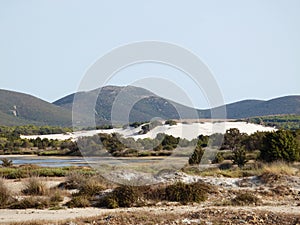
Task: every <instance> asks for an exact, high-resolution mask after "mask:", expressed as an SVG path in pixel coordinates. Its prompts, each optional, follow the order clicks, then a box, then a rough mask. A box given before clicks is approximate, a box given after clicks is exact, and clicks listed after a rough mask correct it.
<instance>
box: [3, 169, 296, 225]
mask: <svg viewBox="0 0 300 225" xmlns="http://www.w3.org/2000/svg"><path fill="white" fill-rule="evenodd" d="M40 179H41V181H43V182H44V183H45V184H46V185H47V186H48V187H54V186H57V185H58V184H60V183H61V182H63V181H64V179H65V178H40ZM171 179H172V180H173V181H175V180H181V181H183V182H185V183H190V182H194V181H197V180H202V181H204V182H206V183H210V184H212V185H216V186H217V188H218V190H217V192H214V193H211V194H210V195H209V197H208V200H207V201H205V202H203V203H200V204H191V205H187V206H182V205H179V203H158V204H157V205H156V206H153V207H136V208H119V209H102V208H80V209H79V208H74V209H60V210H49V209H45V210H38V209H26V210H19V209H0V224H9V223H11V222H17V223H21V222H25V221H32V220H45V221H53V222H52V224H55V222H57V221H63V220H75V219H78V218H87V217H94V216H102V217H103V218H104V217H107V216H113V217H114V218H115V220H118V219H117V218H120V217H122V216H124V213H129V214H128V215H142V214H145V213H151V214H153V215H161V216H165V215H166V214H172V215H177V217H178V215H184V214H188V213H193V212H195V213H198V214H199V213H200V214H201V213H202V214H201V215H202V216H206V215H210V214H211V213H212V212H218V210H219V211H220V212H222V213H226V215H228V216H230V218H231V219H229V221H230V220H232V218H233V217H234V215H235V214H236V216H239V215H240V213H241V212H242V211H243V213H244V214H243V215H246V217H248V216H252V215H253V213H256V214H257V215H256V214H255V215H256V216H258V215H266V214H270V215H271V214H272V217H274V218H275V217H276V215H286V217H287V218H296V219H297V218H299V221H300V177H297V176H283V177H282V178H281V179H280V180H278V181H274V182H270V183H266V184H262V183H260V181H259V179H258V177H248V178H225V177H221V178H218V177H199V176H192V175H186V174H183V173H182V174H180V173H179V174H177V177H175V178H171ZM24 182H26V179H22V180H5V184H6V185H7V187H9V189H10V190H11V191H13V192H14V193H15V194H16V195H20V191H21V190H22V188H23V187H24V186H23V183H24ZM166 182H167V181H166ZM281 186H285V187H286V188H287V190H288V191H287V192H286V191H281V193H279V194H274V191H273V190H276V189H278V188H279V187H281ZM241 190H244V191H248V192H251V193H254V194H255V195H256V196H257V197H259V198H260V199H261V200H262V201H263V202H262V204H261V205H257V206H230V205H226V206H224V205H222V202H224V201H226V200H229V199H232V198H233V197H234V196H235V194H236V193H237V192H238V191H241ZM283 190H285V189H283ZM207 211H208V212H207ZM209 213H210V214H209ZM198 214H197V215H198ZM291 215H292V216H291ZM210 216H211V215H210ZM219 216H220V215H219ZM274 218H273V219H274ZM182 219H184V218H182ZM275 219H276V218H275ZM277 219H278V218H277ZM207 221H208V220H207ZM274 221H275V220H274ZM276 221H277V220H276ZM181 222H182V221H181ZM45 224H49V223H46V222H45ZM50 224H51V223H50ZM67 224H69V223H67ZM74 224H76V223H74ZM84 224H86V223H84ZM88 224H90V223H88ZM101 224H102V223H101ZM103 224H105V223H103ZM112 224H122V223H117V222H116V223H112ZM126 224H131V223H126ZM175 224H185V222H182V223H175ZM187 224H189V223H187ZM191 224H193V223H191ZM195 224H197V223H196V222H195ZM226 224H228V223H226ZM230 224H231V223H230ZM233 224H236V223H233ZM238 224H239V223H238ZM241 224H244V223H241ZM247 224H248V223H247ZM249 224H264V223H249ZM268 224H270V223H268ZM284 224H289V223H288V222H287V223H284Z"/></svg>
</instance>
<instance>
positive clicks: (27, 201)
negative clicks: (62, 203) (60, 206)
mask: <svg viewBox="0 0 300 225" xmlns="http://www.w3.org/2000/svg"><path fill="white" fill-rule="evenodd" d="M49 206H50V202H49V199H47V198H42V197H32V196H31V197H28V198H24V199H22V200H19V201H17V202H15V203H13V204H12V205H11V206H10V208H11V209H29V208H34V209H45V208H47V207H49Z"/></svg>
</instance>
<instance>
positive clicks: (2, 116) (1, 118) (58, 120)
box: [0, 90, 72, 126]
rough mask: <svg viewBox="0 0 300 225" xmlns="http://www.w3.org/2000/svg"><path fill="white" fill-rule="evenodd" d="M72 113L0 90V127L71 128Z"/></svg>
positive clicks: (37, 99) (25, 95)
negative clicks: (31, 125) (27, 125)
mask: <svg viewBox="0 0 300 225" xmlns="http://www.w3.org/2000/svg"><path fill="white" fill-rule="evenodd" d="M71 118H72V117H71V112H70V111H69V110H67V109H64V108H61V107H59V106H56V105H53V104H51V103H49V102H46V101H43V100H41V99H39V98H36V97H34V96H31V95H28V94H23V93H18V92H14V91H7V90H0V125H6V126H16V125H25V124H34V125H52V126H71V125H72V120H71Z"/></svg>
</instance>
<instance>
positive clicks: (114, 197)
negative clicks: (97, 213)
mask: <svg viewBox="0 0 300 225" xmlns="http://www.w3.org/2000/svg"><path fill="white" fill-rule="evenodd" d="M142 196H143V193H142V191H141V190H140V189H139V188H138V187H133V186H129V185H123V186H120V187H117V188H115V189H114V190H113V191H112V192H111V193H109V194H107V195H106V196H105V197H103V198H102V199H100V202H99V204H98V205H99V206H101V207H106V208H117V207H132V206H134V205H135V204H136V203H137V201H138V199H139V198H140V197H142Z"/></svg>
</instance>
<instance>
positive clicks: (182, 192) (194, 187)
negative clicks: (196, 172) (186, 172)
mask: <svg viewBox="0 0 300 225" xmlns="http://www.w3.org/2000/svg"><path fill="white" fill-rule="evenodd" d="M209 189H210V187H209V186H208V185H207V184H204V183H202V182H197V183H191V184H185V183H182V182H178V183H175V184H173V185H169V186H167V187H166V200H168V201H176V202H181V203H183V204H186V203H189V202H201V201H205V200H206V199H207V193H208V191H209Z"/></svg>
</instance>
